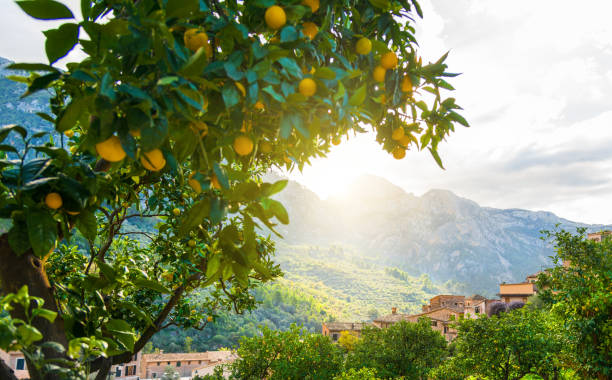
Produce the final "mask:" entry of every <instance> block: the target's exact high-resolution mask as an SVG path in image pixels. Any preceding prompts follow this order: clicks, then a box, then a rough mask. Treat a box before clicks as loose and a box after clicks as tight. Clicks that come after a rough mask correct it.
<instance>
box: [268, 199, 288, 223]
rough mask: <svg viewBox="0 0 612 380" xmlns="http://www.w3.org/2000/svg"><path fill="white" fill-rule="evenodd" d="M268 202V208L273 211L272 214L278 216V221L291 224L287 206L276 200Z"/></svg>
mask: <svg viewBox="0 0 612 380" xmlns="http://www.w3.org/2000/svg"><path fill="white" fill-rule="evenodd" d="M268 202H269V203H268V207H269V209H270V211H272V214H274V216H276V219H278V221H279V222H281V223H282V224H289V214H288V213H287V210H286V209H285V206H283V204H282V203H280V202H279V201H277V200H274V199H269V200H268Z"/></svg>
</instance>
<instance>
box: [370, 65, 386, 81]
mask: <svg viewBox="0 0 612 380" xmlns="http://www.w3.org/2000/svg"><path fill="white" fill-rule="evenodd" d="M386 73H387V70H385V68H384V67H382V66H376V67H375V68H374V71H373V72H372V77H373V78H374V80H375V81H377V82H384V81H385V74H386Z"/></svg>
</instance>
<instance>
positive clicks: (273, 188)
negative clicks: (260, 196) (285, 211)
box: [264, 179, 289, 197]
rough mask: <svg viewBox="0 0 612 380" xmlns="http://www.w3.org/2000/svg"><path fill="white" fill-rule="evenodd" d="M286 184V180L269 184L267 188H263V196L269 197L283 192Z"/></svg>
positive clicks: (287, 181)
mask: <svg viewBox="0 0 612 380" xmlns="http://www.w3.org/2000/svg"><path fill="white" fill-rule="evenodd" d="M288 183H289V180H286V179H281V180H280V181H276V182H274V183H273V184H271V185H270V186H269V187H266V188H264V189H265V190H264V194H265V195H266V196H268V197H269V196H271V195H274V194H276V193H280V192H281V191H283V189H284V188H285V187H287V184H288Z"/></svg>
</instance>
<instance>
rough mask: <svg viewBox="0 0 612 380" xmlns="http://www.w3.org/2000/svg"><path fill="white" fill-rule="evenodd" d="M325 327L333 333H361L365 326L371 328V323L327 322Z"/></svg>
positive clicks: (324, 324)
mask: <svg viewBox="0 0 612 380" xmlns="http://www.w3.org/2000/svg"><path fill="white" fill-rule="evenodd" d="M323 326H325V327H327V328H328V329H329V330H333V331H348V330H353V331H361V330H362V329H363V328H364V327H365V326H370V324H369V323H365V322H326V323H323Z"/></svg>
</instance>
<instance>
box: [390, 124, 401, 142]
mask: <svg viewBox="0 0 612 380" xmlns="http://www.w3.org/2000/svg"><path fill="white" fill-rule="evenodd" d="M402 137H404V128H402V127H397V128H395V129H394V130H393V133H391V138H392V139H393V140H395V141H398V140H399V139H401V138H402Z"/></svg>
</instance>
